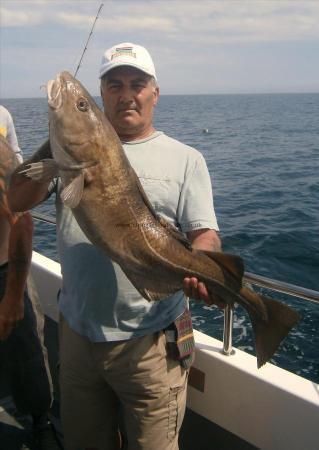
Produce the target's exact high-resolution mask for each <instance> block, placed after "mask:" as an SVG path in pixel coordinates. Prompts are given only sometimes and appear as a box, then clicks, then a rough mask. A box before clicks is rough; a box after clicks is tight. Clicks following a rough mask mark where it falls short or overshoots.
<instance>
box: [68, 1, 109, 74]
mask: <svg viewBox="0 0 319 450" xmlns="http://www.w3.org/2000/svg"><path fill="white" fill-rule="evenodd" d="M103 6H104V3H101V4H100V7H99V10H98V12H97V14H96V16H95V19H94V22H93V25H92V28H91V31H90V34H89V37H88V39H87V41H86V44H85V46H84V49H83V52H82V55H81V58H80V61H79V64H78V66H77V68H76V71H75V73H74V78H75V77H76V75H77V73H78V70H79V68H80V67H81V62H82V59H83V56H84V53H85V52H86V50H87V46H88V43H89V40H90V39H91V36H92V34H93V30H94V26H95V23H96V21H97V19H98V17H99V15H100V12H101V9H102V8H103Z"/></svg>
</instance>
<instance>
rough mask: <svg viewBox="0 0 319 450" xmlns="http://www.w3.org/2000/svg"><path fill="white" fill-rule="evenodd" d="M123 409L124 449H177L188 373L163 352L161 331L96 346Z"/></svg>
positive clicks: (164, 350) (163, 342)
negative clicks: (125, 441)
mask: <svg viewBox="0 0 319 450" xmlns="http://www.w3.org/2000/svg"><path fill="white" fill-rule="evenodd" d="M95 351H96V355H97V358H98V359H99V361H100V366H101V367H102V366H103V369H104V376H105V379H106V381H107V382H108V383H109V384H110V385H111V386H112V388H113V389H114V391H115V392H116V394H117V395H118V397H119V399H120V401H121V405H122V409H123V411H124V424H125V433H126V438H127V441H128V443H127V449H128V450H154V449H156V450H177V449H178V435H179V430H180V427H181V424H182V421H183V418H184V414H185V407H186V390H187V373H188V371H187V370H185V369H184V368H182V367H181V365H180V363H179V362H178V361H177V360H173V359H171V358H170V357H169V356H168V355H167V351H166V339H165V334H164V333H156V334H155V335H150V336H145V337H142V338H138V339H132V340H130V341H126V342H120V343H116V344H113V347H112V346H110V345H106V346H104V345H103V344H101V345H99V344H97V346H96V347H95Z"/></svg>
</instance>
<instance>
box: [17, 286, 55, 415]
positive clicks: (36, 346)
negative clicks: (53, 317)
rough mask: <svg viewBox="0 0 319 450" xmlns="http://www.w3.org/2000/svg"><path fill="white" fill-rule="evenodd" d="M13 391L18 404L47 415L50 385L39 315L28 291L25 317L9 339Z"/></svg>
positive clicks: (19, 408) (29, 412) (28, 410)
mask: <svg viewBox="0 0 319 450" xmlns="http://www.w3.org/2000/svg"><path fill="white" fill-rule="evenodd" d="M8 348H9V350H8V351H9V355H8V356H9V364H8V367H9V370H10V380H11V392H12V396H13V399H14V401H15V404H16V407H17V409H18V410H19V411H21V412H23V413H28V414H32V415H34V416H42V415H43V414H47V412H48V411H49V409H50V406H51V400H52V396H51V386H50V381H49V378H48V374H47V370H46V366H45V359H44V355H43V352H42V346H41V342H40V339H39V337H38V333H37V323H36V317H35V314H34V311H33V308H32V304H31V302H30V299H29V297H28V295H27V293H25V300H24V318H23V320H22V321H21V323H19V325H18V326H17V328H16V329H15V330H14V331H13V333H12V334H11V335H10V336H9V338H8Z"/></svg>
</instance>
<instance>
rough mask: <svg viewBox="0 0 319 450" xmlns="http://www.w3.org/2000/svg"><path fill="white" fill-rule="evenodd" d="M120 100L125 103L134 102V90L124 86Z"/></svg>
mask: <svg viewBox="0 0 319 450" xmlns="http://www.w3.org/2000/svg"><path fill="white" fill-rule="evenodd" d="M120 100H121V101H122V102H125V103H126V102H131V101H133V100H134V95H133V90H132V89H131V88H130V87H129V86H123V88H122V89H121V93H120Z"/></svg>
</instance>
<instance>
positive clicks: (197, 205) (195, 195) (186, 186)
mask: <svg viewBox="0 0 319 450" xmlns="http://www.w3.org/2000/svg"><path fill="white" fill-rule="evenodd" d="M177 220H178V223H179V226H180V228H181V230H182V231H183V232H184V233H186V232H188V231H193V230H196V229H203V228H209V229H213V230H216V231H218V230H219V228H218V224H217V219H216V214H215V210H214V202H213V192H212V184H211V180H210V175H209V172H208V169H207V165H206V162H205V159H204V157H203V156H202V155H201V154H199V155H198V157H197V158H196V159H195V161H194V163H193V165H192V167H191V168H190V170H189V172H188V173H187V174H186V176H185V181H184V183H183V186H182V189H181V195H180V200H179V205H178V211H177Z"/></svg>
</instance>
